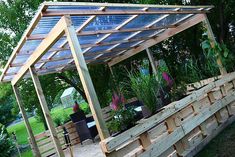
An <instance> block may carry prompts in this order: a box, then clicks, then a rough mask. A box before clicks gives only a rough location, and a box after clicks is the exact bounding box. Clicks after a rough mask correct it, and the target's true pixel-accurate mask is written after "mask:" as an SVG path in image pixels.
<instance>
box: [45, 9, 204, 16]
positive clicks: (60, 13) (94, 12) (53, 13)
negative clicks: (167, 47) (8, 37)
mask: <svg viewBox="0 0 235 157" xmlns="http://www.w3.org/2000/svg"><path fill="white" fill-rule="evenodd" d="M208 12H209V11H207V10H204V11H199V10H178V11H174V10H129V11H126V10H105V11H100V10H87V11H86V10H82V11H81V10H66V11H64V10H61V11H45V12H43V13H42V16H43V17H49V16H64V15H70V16H89V15H144V14H148V15H149V14H153V15H154V14H205V13H208Z"/></svg>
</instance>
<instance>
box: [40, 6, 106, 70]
mask: <svg viewBox="0 0 235 157" xmlns="http://www.w3.org/2000/svg"><path fill="white" fill-rule="evenodd" d="M104 9H105V7H101V8H99V10H100V11H102V10H104ZM95 18H96V16H95V15H92V16H91V17H90V18H88V19H87V21H85V22H84V23H83V24H82V25H81V26H80V27H79V28H78V29H77V30H76V32H81V31H82V30H83V29H84V28H85V27H86V26H87V25H88V24H89V23H91V22H92V21H93V20H94V19H95ZM67 43H68V41H67V40H66V39H65V41H64V42H63V43H62V44H61V45H60V48H63V47H65V46H66V45H67ZM57 52H58V51H54V52H53V53H52V54H51V55H50V56H49V57H48V59H51V58H52V57H53V56H54V55H56V54H57ZM46 63H47V62H44V63H42V64H41V65H40V66H39V68H42V67H43V66H44V65H45V64H46Z"/></svg>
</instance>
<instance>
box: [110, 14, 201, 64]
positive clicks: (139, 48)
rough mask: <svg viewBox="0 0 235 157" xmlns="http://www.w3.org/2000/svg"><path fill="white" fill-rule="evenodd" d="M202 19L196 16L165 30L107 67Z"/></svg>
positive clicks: (114, 60)
mask: <svg viewBox="0 0 235 157" xmlns="http://www.w3.org/2000/svg"><path fill="white" fill-rule="evenodd" d="M204 19H205V16H204V15H196V16H194V17H193V18H191V19H190V20H188V21H186V22H184V23H182V24H180V25H179V26H178V27H176V28H171V29H168V30H166V31H165V32H163V33H162V34H161V36H160V37H158V38H156V39H149V40H147V41H145V42H144V43H142V44H141V45H140V46H138V47H137V48H135V49H134V50H133V49H132V50H128V51H126V52H125V53H124V54H123V55H121V56H118V57H116V58H114V59H112V60H111V61H110V62H109V63H108V64H109V66H113V65H114V64H117V63H119V62H121V61H123V60H125V59H126V58H128V57H131V56H133V55H135V54H137V53H139V52H141V51H143V50H145V49H146V48H148V47H151V46H153V45H155V44H157V43H159V42H161V41H163V40H166V39H168V38H169V37H171V36H173V35H175V34H177V33H179V32H182V31H184V30H186V29H188V28H190V27H192V26H194V25H196V24H198V23H200V22H202V21H203V20H204Z"/></svg>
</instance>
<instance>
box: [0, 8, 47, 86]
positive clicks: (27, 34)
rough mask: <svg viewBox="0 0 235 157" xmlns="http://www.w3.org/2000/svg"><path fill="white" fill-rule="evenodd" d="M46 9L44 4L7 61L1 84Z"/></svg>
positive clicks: (0, 78) (0, 79)
mask: <svg viewBox="0 0 235 157" xmlns="http://www.w3.org/2000/svg"><path fill="white" fill-rule="evenodd" d="M45 7H46V6H45V5H44V4H43V5H41V7H40V8H39V10H38V12H37V13H36V14H35V16H34V18H33V19H32V21H31V22H30V24H29V26H28V28H27V30H26V31H25V32H24V34H23V35H22V37H21V39H20V41H19V42H18V44H17V46H16V47H15V49H14V50H13V52H12V54H11V56H10V58H9V59H8V61H7V64H6V65H5V67H4V69H3V72H2V74H1V77H0V82H1V81H2V80H3V77H4V74H5V73H6V71H7V70H8V68H9V67H10V64H11V63H12V61H13V60H14V58H15V57H16V55H17V53H18V52H19V50H20V49H21V48H22V47H23V45H24V43H25V42H26V39H27V37H28V36H29V35H30V34H31V33H32V31H33V29H34V28H35V27H36V25H37V23H38V22H39V20H40V19H41V10H43V9H44V8H45Z"/></svg>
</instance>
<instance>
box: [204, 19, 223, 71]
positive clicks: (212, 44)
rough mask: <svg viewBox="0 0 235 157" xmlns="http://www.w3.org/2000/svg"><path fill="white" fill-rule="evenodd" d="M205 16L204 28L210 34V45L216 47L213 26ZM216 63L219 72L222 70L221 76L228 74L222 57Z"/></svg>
mask: <svg viewBox="0 0 235 157" xmlns="http://www.w3.org/2000/svg"><path fill="white" fill-rule="evenodd" d="M204 16H205V20H204V26H205V28H206V29H207V34H208V38H209V40H210V44H211V46H212V47H215V45H216V44H217V42H216V40H215V36H214V34H213V31H212V28H211V25H210V22H209V20H208V18H207V16H206V15H204ZM216 53H219V52H216ZM215 55H217V54H215ZM216 62H217V64H218V66H219V70H220V73H221V75H224V74H227V71H226V69H225V67H224V66H223V64H222V60H221V56H220V55H219V56H218V57H217V60H216Z"/></svg>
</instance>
